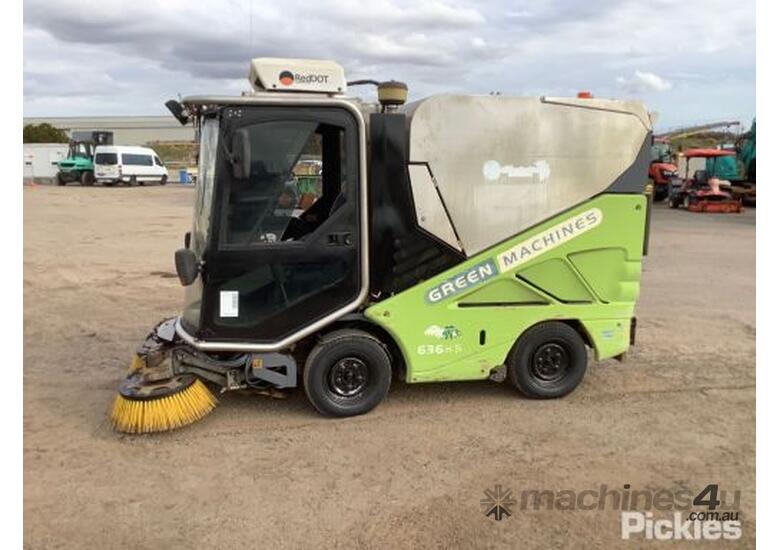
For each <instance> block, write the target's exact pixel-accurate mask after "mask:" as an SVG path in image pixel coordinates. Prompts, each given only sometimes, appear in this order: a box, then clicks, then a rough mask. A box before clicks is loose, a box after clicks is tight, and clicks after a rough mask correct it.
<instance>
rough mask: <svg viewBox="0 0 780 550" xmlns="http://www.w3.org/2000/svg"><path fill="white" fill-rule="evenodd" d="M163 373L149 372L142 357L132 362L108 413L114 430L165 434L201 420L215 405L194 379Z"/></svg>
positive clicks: (199, 383)
mask: <svg viewBox="0 0 780 550" xmlns="http://www.w3.org/2000/svg"><path fill="white" fill-rule="evenodd" d="M164 372H165V370H163V371H162V372H161V369H160V368H159V367H157V368H155V367H151V368H150V367H149V366H148V365H147V361H146V359H145V358H144V357H141V356H138V355H136V356H135V357H134V358H133V362H132V365H131V367H130V371H129V372H128V374H127V376H126V377H125V379H124V380H123V381H122V384H121V385H120V387H119V395H117V396H116V400H115V401H114V407H113V409H112V411H111V424H112V425H113V427H114V429H115V430H117V431H120V432H125V433H131V434H142V433H153V432H165V431H168V430H173V429H176V428H180V427H182V426H186V425H187V424H191V423H193V422H195V421H196V420H199V419H201V418H203V417H204V416H206V415H207V414H208V413H210V412H211V410H212V409H213V408H214V407H215V406H216V405H217V400H216V398H215V397H214V395H213V394H212V393H211V392H210V391H209V389H208V388H207V387H206V385H205V384H204V383H203V382H201V381H200V380H199V379H198V378H196V377H195V376H193V375H191V374H182V375H178V376H173V377H170V376H166V375H165V374H163V373H164Z"/></svg>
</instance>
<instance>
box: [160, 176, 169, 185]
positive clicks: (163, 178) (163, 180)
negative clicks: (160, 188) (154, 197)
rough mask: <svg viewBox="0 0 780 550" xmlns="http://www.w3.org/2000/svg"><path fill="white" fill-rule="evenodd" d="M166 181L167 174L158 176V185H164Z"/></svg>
mask: <svg viewBox="0 0 780 550" xmlns="http://www.w3.org/2000/svg"><path fill="white" fill-rule="evenodd" d="M166 183H168V176H166V175H163V177H161V178H160V185H165V184H166Z"/></svg>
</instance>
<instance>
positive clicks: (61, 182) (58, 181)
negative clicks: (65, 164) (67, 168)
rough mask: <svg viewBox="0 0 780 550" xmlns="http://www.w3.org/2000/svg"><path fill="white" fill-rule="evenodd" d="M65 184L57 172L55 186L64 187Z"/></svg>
mask: <svg viewBox="0 0 780 550" xmlns="http://www.w3.org/2000/svg"><path fill="white" fill-rule="evenodd" d="M65 183H67V182H66V181H65V180H64V179H62V174H60V173H59V172H57V185H65Z"/></svg>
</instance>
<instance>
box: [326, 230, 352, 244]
mask: <svg viewBox="0 0 780 550" xmlns="http://www.w3.org/2000/svg"><path fill="white" fill-rule="evenodd" d="M328 244H329V245H331V246H350V245H351V244H352V233H349V232H344V233H330V234H329V235H328Z"/></svg>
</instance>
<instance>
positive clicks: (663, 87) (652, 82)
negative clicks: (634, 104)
mask: <svg viewBox="0 0 780 550" xmlns="http://www.w3.org/2000/svg"><path fill="white" fill-rule="evenodd" d="M617 83H618V86H620V88H621V89H623V90H625V91H627V92H629V93H632V94H642V93H646V92H665V91H667V90H671V89H672V83H671V81H669V80H666V79H664V78H661V77H660V76H658V75H657V74H654V73H650V72H647V73H646V72H643V71H634V74H633V76H630V77H628V78H625V77H622V76H619V77H617Z"/></svg>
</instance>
